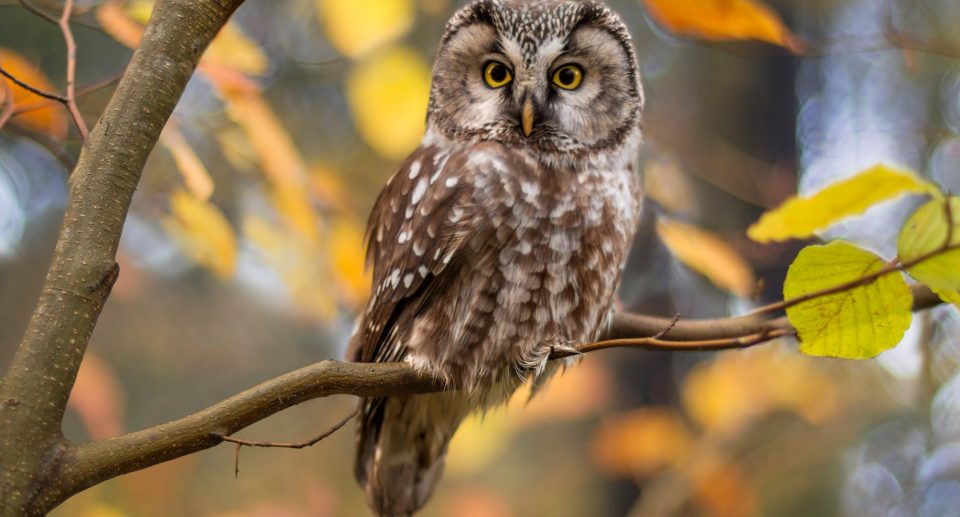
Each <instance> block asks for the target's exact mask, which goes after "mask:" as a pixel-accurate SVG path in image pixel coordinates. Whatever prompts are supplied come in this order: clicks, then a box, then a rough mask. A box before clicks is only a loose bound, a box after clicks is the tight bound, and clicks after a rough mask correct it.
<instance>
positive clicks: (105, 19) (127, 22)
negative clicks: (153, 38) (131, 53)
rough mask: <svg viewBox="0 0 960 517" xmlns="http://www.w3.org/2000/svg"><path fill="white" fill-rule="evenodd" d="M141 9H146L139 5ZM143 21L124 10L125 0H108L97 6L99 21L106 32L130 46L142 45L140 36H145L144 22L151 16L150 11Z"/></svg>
mask: <svg viewBox="0 0 960 517" xmlns="http://www.w3.org/2000/svg"><path fill="white" fill-rule="evenodd" d="M139 9H140V11H141V12H142V11H143V10H144V8H143V7H139ZM140 16H141V17H143V18H144V20H143V23H140V22H138V21H137V20H135V19H134V18H133V17H131V16H130V14H128V13H127V11H126V10H124V7H123V2H121V1H119V0H108V1H106V2H104V3H103V4H101V5H100V7H98V8H97V23H99V24H100V26H101V27H103V30H104V32H106V33H107V34H109V35H110V36H111V37H112V38H113V39H115V40H117V41H119V42H120V43H121V44H123V45H124V46H126V47H128V48H137V47H138V46H139V45H140V38H142V37H143V24H145V23H146V18H149V16H150V12H149V11H147V12H146V15H145V16H144V15H143V14H142V13H141V14H140Z"/></svg>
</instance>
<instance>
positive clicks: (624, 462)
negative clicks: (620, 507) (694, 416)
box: [590, 407, 692, 476]
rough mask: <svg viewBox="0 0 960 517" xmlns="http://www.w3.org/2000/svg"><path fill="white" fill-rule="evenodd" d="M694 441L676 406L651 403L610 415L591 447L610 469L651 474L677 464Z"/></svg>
mask: <svg viewBox="0 0 960 517" xmlns="http://www.w3.org/2000/svg"><path fill="white" fill-rule="evenodd" d="M691 442H692V439H691V436H690V432H689V431H688V430H687V427H686V425H685V424H684V423H683V421H682V420H681V419H680V417H679V416H678V415H677V414H676V413H675V412H674V411H673V410H670V409H667V408H657V407H648V408H642V409H637V410H634V411H631V412H629V413H626V414H622V415H617V416H614V417H611V418H609V419H607V420H606V422H604V423H603V424H602V425H601V426H600V429H599V431H598V432H597V433H596V435H595V436H594V438H593V440H592V443H591V446H590V449H591V452H592V455H593V458H594V461H595V462H596V463H597V464H598V465H599V466H600V468H601V469H603V470H604V471H606V472H611V473H614V474H620V475H628V476H629V475H634V474H636V475H641V476H649V475H651V474H655V473H656V472H657V471H659V470H661V469H663V468H666V467H669V466H671V465H674V464H676V463H677V462H678V461H679V460H680V459H682V458H683V457H684V456H685V455H686V454H687V452H688V451H689V450H690V447H691Z"/></svg>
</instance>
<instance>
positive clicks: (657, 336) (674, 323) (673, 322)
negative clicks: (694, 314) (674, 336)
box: [651, 313, 680, 339]
mask: <svg viewBox="0 0 960 517" xmlns="http://www.w3.org/2000/svg"><path fill="white" fill-rule="evenodd" d="M679 321H680V313H677V314H674V315H673V319H672V320H670V324H669V325H667V326H666V327H664V328H663V330H661V331H660V332H657V333H656V334H654V335H653V336H651V339H660V338H662V337H665V336H666V335H667V334H669V333H670V331H671V330H673V328H674V327H676V326H677V322H679Z"/></svg>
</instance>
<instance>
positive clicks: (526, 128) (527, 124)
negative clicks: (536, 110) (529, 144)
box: [520, 97, 533, 137]
mask: <svg viewBox="0 0 960 517" xmlns="http://www.w3.org/2000/svg"><path fill="white" fill-rule="evenodd" d="M520 123H521V125H522V126H523V136H526V137H529V136H530V133H532V132H533V101H532V100H530V97H527V98H526V99H524V100H523V108H521V110H520Z"/></svg>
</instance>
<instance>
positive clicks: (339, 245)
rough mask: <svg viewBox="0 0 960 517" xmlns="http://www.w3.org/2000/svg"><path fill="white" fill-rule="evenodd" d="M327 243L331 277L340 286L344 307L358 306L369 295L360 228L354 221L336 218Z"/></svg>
mask: <svg viewBox="0 0 960 517" xmlns="http://www.w3.org/2000/svg"><path fill="white" fill-rule="evenodd" d="M328 240H329V242H328V243H327V244H326V247H327V248H328V250H329V252H330V262H331V265H332V268H333V275H334V277H335V278H336V279H337V281H338V283H339V284H340V285H341V287H342V289H341V290H342V291H343V293H344V295H345V296H346V298H347V302H348V305H352V306H359V305H360V304H361V303H362V302H363V301H364V300H366V298H367V296H368V295H369V294H370V277H369V275H368V274H367V271H366V267H365V262H366V255H365V253H364V246H363V228H362V227H361V226H360V225H359V224H357V223H356V222H354V221H351V220H349V219H346V218H344V217H336V218H334V219H333V220H332V221H331V222H330V235H329V237H328Z"/></svg>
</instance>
